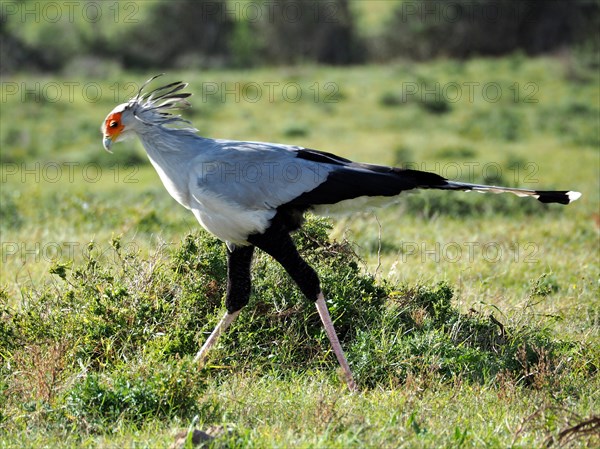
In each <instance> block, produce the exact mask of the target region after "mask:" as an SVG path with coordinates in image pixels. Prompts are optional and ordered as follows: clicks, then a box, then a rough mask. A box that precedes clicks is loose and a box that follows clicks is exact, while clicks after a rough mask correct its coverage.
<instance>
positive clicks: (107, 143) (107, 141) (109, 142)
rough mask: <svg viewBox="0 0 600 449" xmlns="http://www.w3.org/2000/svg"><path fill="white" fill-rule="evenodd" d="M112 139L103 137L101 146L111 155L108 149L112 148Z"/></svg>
mask: <svg viewBox="0 0 600 449" xmlns="http://www.w3.org/2000/svg"><path fill="white" fill-rule="evenodd" d="M112 143H113V141H112V137H110V136H104V140H103V141H102V145H103V146H104V149H105V150H106V151H108V152H109V153H112V151H110V147H111V146H112Z"/></svg>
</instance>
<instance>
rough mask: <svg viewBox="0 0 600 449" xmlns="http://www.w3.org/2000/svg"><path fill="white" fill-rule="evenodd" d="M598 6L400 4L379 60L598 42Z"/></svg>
mask: <svg viewBox="0 0 600 449" xmlns="http://www.w3.org/2000/svg"><path fill="white" fill-rule="evenodd" d="M599 13H600V5H599V4H598V3H597V2H589V1H587V0H574V1H571V2H564V1H556V2H554V1H553V2H537V1H533V0H524V1H518V2H516V1H514V0H458V1H453V2H446V1H443V0H434V1H430V0H413V1H408V2H402V3H401V4H400V5H399V6H398V8H397V9H396V11H395V14H394V16H393V17H392V18H391V20H389V22H388V24H387V27H386V29H385V31H384V32H383V33H382V36H381V39H382V41H381V42H379V44H381V46H382V47H383V49H380V51H381V52H382V55H381V56H382V57H383V58H386V59H388V58H390V57H409V58H414V59H422V60H423V59H430V58H433V57H437V56H447V57H457V58H466V57H470V56H478V55H502V54H506V53H510V52H514V51H516V50H522V51H525V52H526V53H528V54H540V53H544V52H548V51H552V50H554V49H557V48H560V47H563V46H569V45H572V44H576V43H579V42H584V41H592V40H595V41H596V48H597V39H596V35H597V30H598V26H600V14H599Z"/></svg>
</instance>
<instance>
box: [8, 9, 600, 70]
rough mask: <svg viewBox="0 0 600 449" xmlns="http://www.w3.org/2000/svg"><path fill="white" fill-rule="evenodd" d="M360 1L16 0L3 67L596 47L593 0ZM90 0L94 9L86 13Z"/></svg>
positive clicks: (219, 63)
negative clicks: (392, 4)
mask: <svg viewBox="0 0 600 449" xmlns="http://www.w3.org/2000/svg"><path fill="white" fill-rule="evenodd" d="M358 1H359V0H328V1H326V2H322V1H318V0H279V1H277V2H252V1H248V2H233V1H231V0H229V1H228V0H198V1H193V0H177V1H175V2H171V1H165V0H161V1H153V2H134V1H132V2H126V4H122V5H121V4H118V3H112V4H108V3H103V4H102V3H101V4H97V3H95V2H89V3H88V2H84V3H81V4H79V3H77V4H76V5H75V7H76V8H78V10H77V11H75V14H71V13H69V11H68V9H67V8H68V6H67V4H65V5H63V6H61V5H62V4H61V3H60V2H52V4H53V5H54V6H53V8H54V9H57V8H58V11H59V12H61V14H60V16H57V19H56V20H54V17H45V15H48V14H49V13H47V11H46V9H47V8H46V6H47V5H45V4H43V3H42V2H36V1H32V0H24V1H17V2H11V4H10V5H9V7H6V8H3V9H2V11H0V36H1V37H2V48H1V54H0V56H2V69H1V70H2V72H3V73H10V72H16V71H19V70H31V69H38V70H43V71H57V70H66V69H67V68H73V67H78V66H79V65H80V64H79V63H76V61H77V60H83V61H90V60H94V61H98V62H97V64H98V65H99V66H102V65H103V64H104V63H103V62H102V61H105V62H108V61H110V64H113V65H115V64H116V65H122V66H123V67H125V68H144V69H145V68H157V67H161V68H167V67H178V68H206V67H250V66H258V65H265V64H298V63H304V62H313V63H323V64H335V65H339V64H354V63H361V62H365V61H373V60H378V61H389V60H390V59H394V58H397V57H404V58H414V59H429V58H433V57H437V56H448V57H458V58H466V57H470V56H475V55H500V54H505V53H509V52H514V51H517V50H522V51H524V52H526V53H528V54H538V53H543V52H548V51H552V50H554V49H557V48H562V47H564V46H574V45H575V46H578V48H580V49H584V52H583V53H584V54H585V55H588V56H589V55H590V54H594V52H597V50H598V40H597V38H596V30H597V29H598V27H599V26H600V4H598V3H597V2H589V1H586V0H577V1H572V2H563V1H556V2H534V1H532V0H527V1H521V2H515V1H513V0H458V1H454V2H444V1H428V0H412V1H403V2H398V3H397V5H398V6H397V7H396V9H395V13H394V14H393V15H392V16H391V17H390V18H388V19H387V20H384V19H382V20H380V22H381V23H380V24H379V25H377V26H369V27H368V29H365V27H364V25H363V27H360V26H358V24H359V23H364V22H365V20H366V19H365V17H364V16H365V14H366V13H365V11H364V8H362V9H361V8H358V7H357V3H356V2H358ZM90 5H96V6H94V7H93V8H91V9H92V10H96V9H98V10H99V11H100V13H101V14H100V15H98V17H91V18H90V17H85V14H81V12H82V10H85V8H86V7H87V6H90ZM98 5H100V6H98ZM45 11H46V13H45ZM52 11H54V10H52ZM380 14H387V11H386V12H385V13H380ZM359 30H362V31H359ZM73 61H75V63H74V62H73ZM591 61H592V62H593V61H596V62H595V64H597V57H592V58H591Z"/></svg>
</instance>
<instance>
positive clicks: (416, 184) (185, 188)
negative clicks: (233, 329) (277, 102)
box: [101, 75, 581, 391]
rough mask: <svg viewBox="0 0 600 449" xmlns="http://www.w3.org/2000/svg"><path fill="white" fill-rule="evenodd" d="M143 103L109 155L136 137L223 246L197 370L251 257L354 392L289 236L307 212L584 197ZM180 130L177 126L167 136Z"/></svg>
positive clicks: (111, 126) (173, 93) (178, 97)
mask: <svg viewBox="0 0 600 449" xmlns="http://www.w3.org/2000/svg"><path fill="white" fill-rule="evenodd" d="M158 76H160V75H157V76H155V77H152V78H150V79H149V80H148V81H146V82H145V83H144V84H143V85H142V87H141V88H140V90H139V91H138V93H137V95H136V96H135V97H134V98H132V99H131V100H129V101H128V102H127V103H123V104H120V105H119V106H117V107H116V108H114V109H113V110H112V111H111V112H110V113H109V114H108V116H107V117H106V120H105V121H104V124H103V125H102V129H101V131H102V133H103V136H104V141H103V144H104V148H105V149H106V150H107V151H109V152H110V149H111V147H112V145H113V143H114V142H119V141H122V140H125V139H126V138H128V137H131V136H137V137H138V138H139V139H140V140H141V141H142V144H143V146H144V148H145V149H146V152H147V154H148V158H149V159H150V162H151V163H152V165H153V166H154V168H155V169H156V171H157V172H158V175H159V177H160V179H161V180H162V182H163V184H164V186H165V188H166V189H167V191H168V192H169V193H170V194H171V196H172V197H173V198H175V200H177V202H179V203H180V204H181V205H182V206H184V207H185V208H187V209H189V210H191V211H192V213H193V214H194V216H195V217H196V219H197V220H198V221H199V222H200V224H201V225H202V226H203V227H204V228H205V229H206V230H207V231H208V232H210V233H212V234H214V235H215V236H216V237H218V238H219V239H221V240H223V241H224V242H225V243H226V245H227V293H226V297H225V305H226V308H227V312H226V313H225V316H224V317H223V318H222V319H221V321H220V322H219V323H218V324H217V326H216V328H215V329H214V331H213V332H212V333H211V335H210V336H209V338H208V340H207V341H206V343H205V344H204V345H203V346H202V348H201V349H200V351H199V352H198V354H197V355H196V358H195V360H196V361H198V362H202V361H203V360H204V358H205V356H206V354H207V352H208V350H209V349H210V348H211V347H212V346H213V345H214V344H215V342H216V341H217V338H218V337H219V335H220V334H221V333H222V332H224V331H225V330H226V329H227V327H229V325H230V324H231V323H232V322H233V320H235V318H236V317H237V316H238V314H239V313H240V310H241V309H242V307H244V306H245V305H246V304H248V301H249V298H250V289H251V279H250V266H251V263H252V254H253V252H254V248H255V247H257V248H260V249H261V250H263V251H264V252H266V253H267V254H269V255H270V256H272V257H273V258H274V259H275V260H276V261H277V262H279V263H280V264H281V265H282V266H283V268H284V269H285V270H286V271H287V273H288V274H289V275H290V276H291V278H292V279H293V280H294V282H296V284H297V285H298V287H299V288H300V290H301V291H302V293H303V294H304V295H306V297H307V298H308V299H309V300H311V301H315V302H316V307H317V311H318V313H319V316H320V318H321V321H322V322H323V325H324V327H325V331H326V333H327V336H328V337H329V341H330V343H331V346H332V348H333V351H334V353H335V355H336V357H337V360H338V362H339V363H340V365H341V367H342V370H343V373H344V376H345V379H346V382H347V385H348V388H349V389H350V390H352V391H355V390H357V387H356V383H355V382H354V379H353V376H352V372H351V371H350V367H349V366H348V362H347V361H346V357H345V356H344V352H343V350H342V348H341V346H340V342H339V340H338V337H337V335H336V332H335V330H334V327H333V323H332V321H331V317H330V315H329V311H328V309H327V305H326V303H325V298H324V296H323V293H322V291H321V286H320V283H319V277H318V276H317V273H316V272H315V271H314V270H313V269H312V268H311V267H310V266H309V265H308V264H307V263H306V262H305V261H304V260H303V259H302V258H301V257H300V255H299V254H298V251H297V249H296V247H295V245H294V243H293V241H292V239H291V237H290V233H291V232H293V231H295V230H297V229H299V228H300V227H301V226H302V224H303V215H304V213H305V212H307V211H313V212H315V213H323V212H324V213H326V212H328V211H329V209H330V208H331V207H332V206H334V205H337V206H338V207H342V208H345V207H346V205H347V200H352V199H357V198H361V199H365V197H366V198H368V197H392V196H396V195H399V194H400V193H401V192H403V191H405V190H413V189H441V190H462V191H477V192H492V193H502V192H510V193H513V194H515V195H518V196H522V197H525V196H530V197H533V198H536V199H537V200H538V201H541V202H542V203H559V204H569V203H571V202H572V201H575V200H576V199H578V198H579V197H580V196H581V194H580V193H579V192H573V191H543V190H530V189H517V188H511V187H498V186H487V185H480V184H469V183H464V182H454V181H449V180H447V179H445V178H443V177H441V176H439V175H437V174H435V173H428V172H423V171H418V170H409V169H402V168H395V167H386V166H381V165H372V164H364V163H356V162H352V161H350V160H348V159H344V158H342V157H339V156H336V155H334V154H331V153H325V152H321V151H316V150H311V149H308V148H302V147H298V146H290V145H282V144H275V143H263V142H239V141H232V140H220V139H210V138H206V137H201V136H199V135H198V134H197V130H196V129H194V128H186V127H182V126H181V125H182V124H183V123H190V122H188V121H187V120H184V119H182V118H181V117H180V116H179V115H173V114H172V113H171V112H170V111H171V110H172V109H180V108H183V107H187V106H189V103H188V102H187V100H186V98H187V97H189V96H190V95H191V94H189V93H183V92H181V91H182V90H183V89H184V88H185V87H186V86H187V83H182V82H180V81H178V82H174V83H170V84H167V85H165V86H162V87H159V88H157V89H154V90H152V91H151V92H148V93H143V91H144V89H145V88H146V86H147V85H148V84H149V83H150V82H151V81H153V80H154V79H155V78H157V77H158ZM167 125H174V126H167Z"/></svg>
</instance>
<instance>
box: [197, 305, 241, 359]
mask: <svg viewBox="0 0 600 449" xmlns="http://www.w3.org/2000/svg"><path fill="white" fill-rule="evenodd" d="M239 314H240V311H239V310H238V311H236V312H233V313H229V312H227V313H226V314H225V316H224V317H223V318H222V319H221V321H219V324H217V327H215V330H213V331H212V333H211V334H210V336H209V337H208V340H206V343H204V345H203V346H202V347H201V348H200V351H198V353H197V354H196V357H194V362H203V361H204V358H205V357H206V354H207V353H208V351H209V349H210V348H212V347H213V346H214V344H215V343H216V342H217V339H218V338H219V335H221V334H222V333H223V332H225V330H226V329H227V328H228V327H229V325H230V324H231V323H232V322H233V320H235V319H236V318H237V316H238V315H239Z"/></svg>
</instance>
